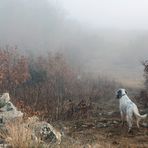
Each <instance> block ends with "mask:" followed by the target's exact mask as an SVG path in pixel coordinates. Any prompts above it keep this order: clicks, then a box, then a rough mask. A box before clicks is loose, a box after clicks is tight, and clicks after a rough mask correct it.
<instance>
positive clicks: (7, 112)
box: [0, 93, 23, 124]
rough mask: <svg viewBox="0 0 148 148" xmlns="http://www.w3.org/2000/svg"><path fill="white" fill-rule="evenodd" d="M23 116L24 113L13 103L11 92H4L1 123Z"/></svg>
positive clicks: (0, 114)
mask: <svg viewBox="0 0 148 148" xmlns="http://www.w3.org/2000/svg"><path fill="white" fill-rule="evenodd" d="M21 117H23V113H22V112H21V111H18V110H17V108H16V107H15V106H14V105H13V104H12V103H11V101H10V96H9V93H4V94H3V95H2V96H1V97H0V123H2V124H4V123H6V122H9V121H11V120H13V119H16V118H21Z"/></svg>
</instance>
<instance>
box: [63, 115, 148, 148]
mask: <svg viewBox="0 0 148 148" xmlns="http://www.w3.org/2000/svg"><path fill="white" fill-rule="evenodd" d="M144 122H145V123H148V121H144ZM142 123H143V122H141V124H142ZM62 124H63V125H64V126H65V127H64V128H65V129H64V136H65V137H66V138H69V139H70V140H71V142H72V143H77V144H79V145H74V144H70V143H69V145H66V146H63V147H67V148H71V147H83V148H101V147H102V148H148V127H142V126H141V127H140V129H138V128H137V127H136V124H135V123H134V125H133V130H132V132H131V133H128V132H127V130H128V128H127V125H126V124H125V126H124V127H123V126H122V125H121V121H120V116H119V115H118V114H115V115H113V114H110V115H100V116H99V117H97V118H92V119H79V120H74V121H69V122H64V123H62ZM61 147H62V146H61Z"/></svg>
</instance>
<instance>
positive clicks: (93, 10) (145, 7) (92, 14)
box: [56, 0, 148, 29]
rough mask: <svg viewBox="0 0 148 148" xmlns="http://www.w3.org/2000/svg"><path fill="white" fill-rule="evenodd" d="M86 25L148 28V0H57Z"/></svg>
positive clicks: (115, 27) (72, 15)
mask: <svg viewBox="0 0 148 148" xmlns="http://www.w3.org/2000/svg"><path fill="white" fill-rule="evenodd" d="M56 2H57V3H61V4H62V5H63V7H64V8H65V9H67V10H68V12H69V14H70V16H69V17H73V18H75V19H77V20H79V21H80V22H82V23H85V24H86V25H91V26H92V27H95V28H96V27H97V28H99V27H101V28H114V29H148V1H147V0H56Z"/></svg>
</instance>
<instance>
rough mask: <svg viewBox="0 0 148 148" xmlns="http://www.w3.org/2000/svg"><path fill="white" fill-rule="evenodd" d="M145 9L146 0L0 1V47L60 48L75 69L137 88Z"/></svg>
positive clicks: (147, 24)
mask: <svg viewBox="0 0 148 148" xmlns="http://www.w3.org/2000/svg"><path fill="white" fill-rule="evenodd" d="M147 8H148V1H147V0H141V1H140V0H0V46H1V47H4V46H5V45H10V46H15V45H17V46H18V48H19V49H21V50H23V51H27V52H29V53H31V54H32V53H34V54H38V55H40V54H43V53H47V52H48V51H50V50H52V51H61V52H64V54H65V55H66V56H67V57H68V59H69V60H70V62H71V63H72V64H75V65H77V66H80V69H83V70H85V71H87V72H90V73H92V74H94V75H98V74H100V75H105V76H107V77H110V78H114V79H115V80H118V81H120V82H124V83H125V84H128V85H132V86H135V87H140V86H141V84H142V82H143V67H142V66H141V64H140V62H141V61H142V60H146V59H148V55H147V51H148V9H147Z"/></svg>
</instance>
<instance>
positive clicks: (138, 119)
mask: <svg viewBox="0 0 148 148" xmlns="http://www.w3.org/2000/svg"><path fill="white" fill-rule="evenodd" d="M139 122H140V118H139V117H137V127H138V128H140V126H139Z"/></svg>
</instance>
